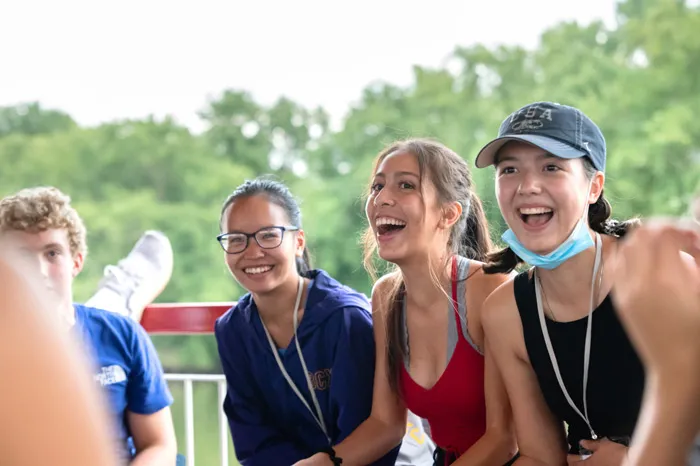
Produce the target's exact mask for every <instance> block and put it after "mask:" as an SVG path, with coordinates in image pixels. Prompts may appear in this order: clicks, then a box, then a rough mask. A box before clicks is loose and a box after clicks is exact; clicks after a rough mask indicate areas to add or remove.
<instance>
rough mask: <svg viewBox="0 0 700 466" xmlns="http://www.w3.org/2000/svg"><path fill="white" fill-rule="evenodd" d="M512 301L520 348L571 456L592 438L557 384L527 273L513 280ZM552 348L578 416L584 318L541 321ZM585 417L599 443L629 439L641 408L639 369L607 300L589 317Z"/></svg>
mask: <svg viewBox="0 0 700 466" xmlns="http://www.w3.org/2000/svg"><path fill="white" fill-rule="evenodd" d="M514 290H515V301H516V303H517V305H518V311H519V313H520V320H521V321H522V325H523V335H524V338H525V347H526V348H527V354H528V356H529V358H530V363H531V364H532V368H533V370H534V371H535V374H536V375H537V380H538V382H539V384H540V389H541V390H542V394H543V395H544V398H545V400H546V402H547V405H548V406H549V409H550V410H551V411H552V412H553V413H554V415H555V416H556V417H558V418H559V419H560V420H561V421H564V422H566V423H567V424H568V426H569V432H568V442H569V446H570V447H571V449H570V453H578V443H579V441H580V440H582V439H590V438H591V434H590V430H589V429H588V426H587V425H586V423H585V421H584V420H583V418H581V417H580V416H579V415H578V414H577V413H576V411H574V410H573V409H572V408H571V406H570V405H569V403H568V402H567V401H566V398H565V397H564V394H563V393H562V391H561V388H560V386H559V382H557V378H556V375H555V374H554V369H553V368H552V363H551V361H550V358H549V354H548V352H547V347H546V346H545V342H544V336H543V335H542V328H541V327H540V321H539V317H538V315H537V301H536V297H535V282H534V279H532V278H531V277H530V276H528V272H523V273H521V274H519V275H518V276H517V277H516V278H515V282H514ZM546 322H547V330H548V332H549V337H550V339H551V341H552V348H553V349H554V353H555V354H556V356H557V361H558V363H559V371H560V372H561V377H562V380H563V381H564V384H565V386H566V389H567V391H568V392H569V396H570V397H571V399H572V400H573V402H574V403H575V404H576V406H577V408H578V409H579V411H581V413H583V412H584V411H583V397H582V394H583V353H584V341H585V337H586V325H587V318H586V317H584V318H582V319H579V320H575V321H572V322H555V321H553V320H551V319H549V318H547V320H546ZM587 392H588V398H587V403H588V416H589V420H590V422H591V426H592V427H593V430H594V431H595V433H596V434H597V435H598V437H611V438H613V439H614V438H616V437H617V438H619V437H622V438H629V437H631V436H632V433H633V432H634V427H635V424H636V423H637V417H638V415H639V410H640V407H641V403H642V394H643V392H644V366H643V364H642V362H641V361H640V359H639V356H638V355H637V352H636V351H635V349H634V347H633V346H632V343H631V342H630V340H629V338H628V337H627V333H626V332H625V330H624V328H623V326H622V324H621V322H620V321H619V319H618V317H617V313H616V312H615V309H614V308H613V305H612V301H611V299H610V295H608V296H606V297H605V299H604V300H603V302H602V303H601V304H600V306H598V307H597V308H596V309H595V310H594V311H593V327H592V329H591V359H590V366H589V373H588V389H587Z"/></svg>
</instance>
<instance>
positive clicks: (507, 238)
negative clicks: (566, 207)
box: [501, 203, 595, 270]
mask: <svg viewBox="0 0 700 466" xmlns="http://www.w3.org/2000/svg"><path fill="white" fill-rule="evenodd" d="M587 217H588V203H586V207H585V209H584V211H583V215H582V216H581V218H580V219H579V220H578V223H576V226H575V227H574V230H573V231H572V232H571V234H570V235H569V237H568V238H566V240H564V242H563V243H561V244H560V245H559V246H558V247H557V248H556V249H555V250H554V251H552V252H550V253H549V254H545V255H542V254H537V253H535V252H532V251H530V250H528V249H527V248H526V247H525V246H524V245H523V243H521V242H520V240H518V238H517V237H516V236H515V233H513V230H511V229H508V230H507V231H506V232H505V233H503V235H502V236H501V239H502V240H503V242H505V243H506V244H507V245H508V247H510V249H511V250H512V251H513V252H514V253H515V254H516V255H517V256H518V257H519V258H521V259H522V260H524V261H525V262H527V263H528V264H530V265H532V266H535V267H540V268H542V269H546V270H552V269H556V268H557V267H559V266H560V265H561V264H563V263H564V262H566V261H567V260H569V259H571V258H572V257H574V256H575V255H577V254H579V253H581V252H583V251H585V250H586V249H588V248H590V247H592V246H595V242H594V241H593V238H592V237H591V234H590V233H589V231H588V222H587V221H586V220H587Z"/></svg>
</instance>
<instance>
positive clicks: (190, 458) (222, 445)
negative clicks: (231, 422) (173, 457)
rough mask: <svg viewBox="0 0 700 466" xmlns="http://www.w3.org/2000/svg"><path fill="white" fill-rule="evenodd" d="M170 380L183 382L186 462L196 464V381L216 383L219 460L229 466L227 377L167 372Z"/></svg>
mask: <svg viewBox="0 0 700 466" xmlns="http://www.w3.org/2000/svg"><path fill="white" fill-rule="evenodd" d="M165 380H167V381H168V382H182V386H183V393H184V397H185V400H184V405H185V410H184V411H185V464H186V465H187V466H195V464H194V459H195V458H194V398H193V388H194V382H204V383H215V384H216V386H217V392H218V395H219V396H218V401H219V403H218V407H217V411H218V413H219V461H220V463H219V464H220V465H221V466H229V463H228V439H229V433H228V421H227V420H226V415H225V414H224V410H223V403H224V398H225V397H226V378H225V376H224V375H223V374H165Z"/></svg>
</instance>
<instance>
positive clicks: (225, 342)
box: [215, 178, 432, 466]
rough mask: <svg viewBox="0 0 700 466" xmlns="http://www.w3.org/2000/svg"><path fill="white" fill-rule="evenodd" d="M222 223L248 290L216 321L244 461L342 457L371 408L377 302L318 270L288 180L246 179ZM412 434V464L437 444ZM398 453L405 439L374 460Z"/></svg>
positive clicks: (234, 267)
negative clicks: (339, 446)
mask: <svg viewBox="0 0 700 466" xmlns="http://www.w3.org/2000/svg"><path fill="white" fill-rule="evenodd" d="M220 227H221V231H222V232H223V233H222V234H220V235H219V236H218V237H217V239H218V241H219V243H220V244H221V246H222V248H223V249H224V251H225V253H226V254H225V258H226V264H227V266H228V268H229V270H230V271H231V274H232V275H233V277H234V278H235V279H236V281H237V282H238V283H240V285H241V286H242V287H243V288H245V289H246V290H247V291H248V293H247V294H246V295H245V296H243V297H242V298H241V299H240V300H239V301H238V303H237V304H236V306H235V307H233V308H232V309H230V310H229V311H228V312H226V314H224V315H223V316H222V317H221V318H220V319H219V320H218V321H217V323H216V326H215V336H216V341H217V345H218V350H219V356H220V359H221V363H222V366H223V370H224V373H225V375H226V380H227V383H228V391H227V394H226V398H225V401H224V411H225V413H226V416H227V417H228V421H229V425H230V429H231V435H232V437H233V443H234V447H235V451H236V456H237V457H238V461H239V462H240V463H241V464H242V465H247V466H250V465H261V466H262V465H265V466H275V465H280V466H290V465H291V464H294V463H295V462H297V461H299V460H302V459H303V458H306V457H308V456H311V455H314V454H317V453H322V454H323V455H325V456H327V458H328V461H329V464H339V461H340V459H339V458H337V457H336V455H335V452H334V450H333V446H334V445H335V444H336V443H338V442H340V441H342V440H343V439H344V438H345V437H346V436H347V435H349V434H350V433H351V432H352V431H353V430H354V429H355V428H356V427H357V426H358V425H359V424H360V423H362V421H364V420H365V419H366V418H367V417H368V416H369V413H370V409H371V407H372V387H373V379H374V361H375V354H374V335H373V329H372V317H371V311H370V303H369V301H368V300H367V298H366V297H365V296H364V295H363V294H361V293H359V292H357V291H355V290H352V289H350V288H348V287H347V286H344V285H342V284H341V283H339V282H338V281H336V280H335V279H333V278H332V277H331V276H329V275H328V274H327V273H326V272H325V271H323V270H318V269H316V270H313V269H312V268H311V265H310V261H309V255H308V251H307V248H306V241H305V236H304V231H303V229H302V225H301V212H300V210H299V206H298V204H297V202H296V201H295V199H294V198H293V196H292V195H291V193H290V192H289V190H288V188H287V187H286V186H285V185H283V184H282V183H279V182H276V181H273V180H269V179H265V178H258V179H255V180H252V181H247V182H245V183H244V184H242V185H241V186H239V187H238V188H237V189H236V190H235V191H234V192H233V193H232V194H231V195H230V196H229V197H228V199H226V201H225V202H224V205H223V208H222V211H221V219H220ZM414 424H417V426H416V427H417V428H419V429H421V432H419V433H418V434H419V439H420V435H422V436H423V437H425V434H424V432H422V428H421V427H420V422H419V421H416V422H414ZM416 427H414V429H415V428H416ZM411 433H412V434H413V436H408V435H407V436H406V439H407V442H408V443H409V444H410V443H411V441H413V442H414V443H416V445H412V446H411V445H408V444H407V448H409V449H410V448H411V447H417V448H413V451H414V458H412V459H411V460H410V461H411V463H408V464H422V463H421V461H422V460H421V458H420V457H421V455H422V456H424V457H426V458H427V459H428V460H429V459H430V457H431V454H432V452H431V451H430V450H428V447H429V445H430V442H429V440H428V439H425V438H422V440H423V442H422V443H420V442H416V441H415V439H414V436H415V434H416V433H415V431H412V432H411ZM398 450H399V449H398V443H397V445H396V446H395V448H393V449H391V451H388V452H387V453H386V454H385V455H384V456H383V457H382V458H380V459H379V460H378V461H376V462H375V463H373V464H377V465H393V464H395V462H396V461H397V453H398Z"/></svg>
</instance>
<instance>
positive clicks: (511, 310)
mask: <svg viewBox="0 0 700 466" xmlns="http://www.w3.org/2000/svg"><path fill="white" fill-rule="evenodd" d="M514 282H515V277H514V276H513V277H510V278H509V279H508V280H506V281H504V282H503V283H501V284H500V285H499V286H498V287H496V289H495V290H493V292H492V293H491V294H489V296H488V297H487V298H486V299H485V300H484V304H483V306H482V309H481V321H482V325H483V326H484V330H485V331H486V332H487V333H488V332H489V331H490V330H496V329H498V330H500V331H503V330H506V329H512V328H513V327H514V326H520V319H519V317H518V312H517V304H516V302H515V288H514Z"/></svg>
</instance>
